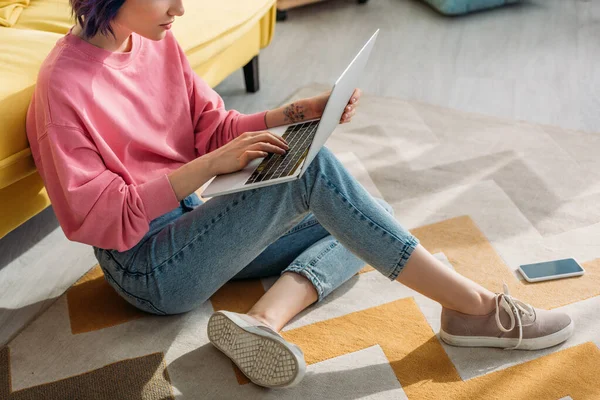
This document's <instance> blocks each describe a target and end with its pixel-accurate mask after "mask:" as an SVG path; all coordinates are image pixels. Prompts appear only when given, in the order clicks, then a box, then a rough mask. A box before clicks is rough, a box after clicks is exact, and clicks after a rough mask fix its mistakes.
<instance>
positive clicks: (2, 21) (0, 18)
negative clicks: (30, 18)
mask: <svg viewBox="0 0 600 400" xmlns="http://www.w3.org/2000/svg"><path fill="white" fill-rule="evenodd" d="M28 5H29V0H0V26H5V27H9V28H10V27H11V26H13V25H14V24H15V23H16V22H17V20H18V19H19V16H20V15H21V12H22V11H23V8H25V7H27V6H28Z"/></svg>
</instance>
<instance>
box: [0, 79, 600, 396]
mask: <svg viewBox="0 0 600 400" xmlns="http://www.w3.org/2000/svg"><path fill="white" fill-rule="evenodd" d="M326 89H328V87H327V86H322V85H311V86H309V87H306V88H303V89H302V90H300V91H299V92H297V93H296V94H295V95H294V96H293V97H292V98H290V99H289V100H288V101H290V100H292V99H298V98H302V97H307V96H312V95H315V94H318V93H320V92H322V91H324V90H326ZM327 146H328V147H329V148H330V149H331V150H333V151H334V153H336V154H337V155H338V157H339V158H340V160H341V161H342V162H343V163H344V165H346V166H347V168H348V169H349V170H350V171H351V173H352V174H354V176H356V177H357V178H358V180H359V181H360V182H362V183H363V185H364V186H365V187H366V188H367V189H368V190H369V191H370V192H371V193H372V194H373V195H375V196H379V197H383V198H384V199H386V200H387V201H388V202H389V203H390V204H391V205H392V206H393V207H394V210H395V216H396V218H397V219H398V220H399V221H400V222H401V223H402V224H403V225H404V226H405V227H407V228H408V229H410V231H411V232H412V233H413V234H415V235H416V236H417V237H418V238H419V239H420V240H421V243H422V244H423V245H424V246H425V247H426V248H427V249H428V250H429V251H431V252H432V253H433V254H435V256H436V257H438V258H439V259H440V260H442V261H443V262H444V263H445V264H446V265H447V266H448V267H450V268H454V269H456V270H457V271H459V272H460V273H461V274H463V275H465V276H467V277H469V278H471V279H473V280H474V281H476V282H479V283H481V284H482V285H484V286H485V287H487V288H488V289H490V290H492V291H494V292H499V291H501V290H502V283H503V282H506V283H507V284H508V285H509V287H510V289H511V292H512V294H513V295H514V296H515V297H518V298H520V299H521V300H523V301H526V302H528V303H531V304H533V305H534V306H537V307H542V308H550V309H554V308H558V309H562V310H565V311H567V312H568V313H570V315H571V316H572V317H573V319H574V320H575V326H576V332H575V335H574V336H573V337H572V338H571V339H570V340H569V341H567V342H566V343H564V344H562V345H560V346H557V347H554V348H551V349H546V350H543V351H535V352H527V351H513V352H511V351H504V350H500V349H484V348H474V349H467V348H453V347H451V346H447V345H445V344H443V343H441V342H440V340H439V338H438V336H437V332H438V330H439V325H440V323H439V315H440V310H441V308H440V306H439V304H437V303H435V302H433V301H431V300H429V299H427V298H425V297H423V296H421V295H419V294H418V293H416V292H413V291H412V290H410V289H408V288H406V287H404V286H403V285H401V284H400V283H398V282H390V281H389V280H388V279H387V278H385V277H384V276H382V275H380V274H379V273H378V272H377V271H375V270H373V268H371V267H370V266H365V268H364V269H363V270H362V271H361V272H360V273H359V274H357V275H356V276H354V277H353V278H352V279H350V280H349V281H348V282H347V283H346V284H344V285H343V286H342V287H341V288H339V289H337V290H336V291H335V292H334V293H333V294H332V295H331V296H330V297H328V298H327V299H326V300H325V301H324V302H323V303H322V304H319V305H318V306H311V307H309V308H308V309H307V310H305V311H304V312H302V313H301V314H300V315H298V316H297V317H295V318H294V319H293V320H292V321H291V322H290V323H289V324H288V325H287V326H286V327H285V328H284V329H283V332H282V334H283V336H284V337H285V338H287V339H288V340H290V341H291V342H293V343H296V344H298V345H299V346H300V347H301V348H302V350H303V351H304V353H305V356H306V361H307V364H308V372H307V375H306V377H305V378H304V380H303V381H302V383H301V384H300V385H299V386H297V387H295V388H292V389H287V390H269V389H264V388H261V387H258V386H255V385H254V384H252V383H249V382H248V380H247V379H245V377H244V376H243V375H242V374H241V373H240V372H239V371H238V370H237V369H236V368H235V367H234V365H233V363H232V362H231V361H230V360H229V359H227V358H226V357H225V356H224V355H223V354H222V353H220V352H219V351H218V350H216V349H215V348H214V347H213V346H212V345H211V344H210V343H209V342H208V339H207V335H206V324H207V321H208V318H209V317H210V315H211V314H212V312H213V311H214V310H219V309H227V310H233V311H237V312H245V311H247V310H248V309H250V307H251V306H252V304H253V303H254V302H255V301H256V300H257V299H258V298H259V297H260V296H261V295H262V294H263V293H264V292H265V291H266V290H267V289H268V288H269V287H270V285H272V284H273V282H274V279H275V278H271V279H263V280H252V281H243V282H235V283H229V284H227V285H225V286H224V287H223V288H222V289H221V290H219V292H217V293H216V294H215V295H214V296H213V297H212V298H211V299H210V301H208V302H206V303H205V304H204V305H203V306H201V307H200V308H198V309H197V310H195V311H192V312H189V313H187V314H182V315H177V316H168V317H161V316H153V315H149V314H144V313H142V312H140V311H137V310H136V309H134V308H133V307H131V306H129V305H128V304H127V303H125V302H124V301H123V300H121V299H120V298H119V297H118V296H117V295H116V294H115V292H114V291H112V289H110V287H109V286H108V285H107V284H106V283H105V281H104V278H103V276H102V272H101V271H100V269H99V268H98V266H96V267H94V268H93V269H92V270H91V271H90V272H89V273H88V274H86V275H85V276H84V277H83V278H82V279H81V280H80V281H78V282H77V283H76V284H75V285H73V286H72V287H71V288H70V289H69V290H68V291H67V292H66V293H65V294H64V295H62V296H61V297H59V298H58V300H57V301H56V302H55V303H54V304H53V305H52V306H51V307H50V308H49V309H48V310H47V311H46V312H45V313H43V314H42V315H41V316H39V317H38V318H37V319H36V320H35V321H33V322H32V323H31V324H30V325H29V326H27V327H26V328H25V329H24V330H23V331H22V332H21V333H20V334H19V335H18V336H16V337H15V338H14V339H13V340H12V341H11V342H10V343H9V344H8V345H7V347H5V348H3V349H2V350H0V399H11V400H12V399H75V398H77V399H117V398H118V399H148V400H149V399H152V400H154V399H173V398H185V399H406V398H408V399H528V400H530V399H552V400H554V399H562V398H572V399H575V400H580V399H600V385H598V383H597V382H598V380H597V371H598V369H599V368H600V349H599V348H598V346H599V345H600V319H599V318H598V315H600V260H599V259H597V257H598V256H599V254H600V157H598V154H600V137H599V136H598V135H593V134H590V133H584V132H576V131H568V130H564V129H559V128H554V127H548V126H539V125H534V124H530V123H524V122H515V121H506V120H501V119H497V118H492V117H486V116H481V115H473V114H467V113H463V112H457V111H453V110H448V109H444V108H440V107H435V106H431V105H426V104H419V103H415V102H407V101H401V100H398V99H393V98H382V97H373V96H368V95H365V96H364V97H363V100H362V101H361V107H360V108H359V113H358V115H357V116H356V117H355V118H354V120H353V122H352V123H351V124H347V125H342V126H340V127H339V128H338V129H337V130H336V132H335V133H334V134H333V135H332V136H331V138H330V139H329V141H328V143H327ZM566 257H575V258H576V259H578V260H579V261H580V262H581V263H582V264H583V265H584V268H586V274H585V275H584V276H582V277H577V278H571V279H563V280H557V281H550V282H542V283H535V284H528V283H527V282H524V281H522V280H521V279H520V277H519V275H518V274H517V272H516V269H517V267H518V265H520V264H524V263H531V262H536V261H543V260H547V259H556V258H566Z"/></svg>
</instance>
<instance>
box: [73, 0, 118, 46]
mask: <svg viewBox="0 0 600 400" xmlns="http://www.w3.org/2000/svg"><path fill="white" fill-rule="evenodd" d="M69 1H70V3H71V16H72V17H73V16H74V17H76V18H77V21H78V22H79V25H81V26H82V28H83V36H84V37H85V38H86V39H88V38H91V37H93V36H95V35H96V34H97V33H98V32H100V33H102V34H103V35H104V36H108V33H110V34H111V35H113V37H114V36H115V33H114V31H113V30H112V27H111V26H110V23H111V21H112V20H113V19H114V18H115V17H116V15H117V11H119V8H121V6H122V5H123V3H125V0H69Z"/></svg>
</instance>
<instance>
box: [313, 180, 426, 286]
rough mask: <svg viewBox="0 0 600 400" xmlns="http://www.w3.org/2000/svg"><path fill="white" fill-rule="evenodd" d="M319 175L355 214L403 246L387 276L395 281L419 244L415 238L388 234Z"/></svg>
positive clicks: (331, 183)
mask: <svg viewBox="0 0 600 400" xmlns="http://www.w3.org/2000/svg"><path fill="white" fill-rule="evenodd" d="M319 175H321V177H322V178H323V179H324V180H325V181H326V182H327V183H328V184H329V185H330V186H331V187H332V188H333V189H334V190H335V191H336V193H337V194H338V195H339V196H340V197H342V198H343V199H344V200H346V202H347V203H348V204H349V205H350V206H351V207H352V208H354V209H355V210H356V211H357V212H359V213H360V215H362V216H363V217H364V218H365V219H366V220H368V221H370V222H371V223H372V224H373V225H374V226H377V227H378V228H379V229H381V230H382V231H383V233H384V234H386V235H388V236H390V237H392V238H394V239H396V240H398V241H399V242H400V243H403V246H402V248H401V249H400V256H399V257H400V259H399V260H398V262H397V263H396V265H394V267H393V269H392V273H391V274H390V275H388V278H389V279H392V280H395V279H396V277H397V276H398V275H399V274H400V271H401V270H402V269H403V268H404V265H405V264H406V262H407V261H408V258H409V257H410V255H411V254H412V252H413V250H414V248H415V247H416V244H418V243H419V241H418V239H417V238H416V237H414V236H413V235H410V236H408V237H407V239H406V240H403V239H401V238H399V237H397V236H396V235H394V234H392V233H390V232H388V231H387V230H386V229H384V228H383V227H382V226H381V225H379V224H378V223H377V222H375V221H373V220H372V219H371V218H369V217H368V216H366V215H365V214H364V213H363V212H362V211H360V210H359V209H358V208H357V207H356V206H355V205H354V204H353V203H352V202H351V201H350V200H349V199H348V198H346V196H344V195H343V194H342V192H341V191H340V190H339V189H338V188H337V186H335V184H334V183H333V182H331V181H330V180H329V178H327V176H326V175H325V174H323V173H322V172H319Z"/></svg>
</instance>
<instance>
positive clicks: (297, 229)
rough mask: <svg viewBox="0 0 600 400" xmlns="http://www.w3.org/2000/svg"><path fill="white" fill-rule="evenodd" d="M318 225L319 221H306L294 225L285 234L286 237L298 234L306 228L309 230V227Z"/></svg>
mask: <svg viewBox="0 0 600 400" xmlns="http://www.w3.org/2000/svg"><path fill="white" fill-rule="evenodd" d="M318 223H319V221H317V220H316V219H313V220H310V221H307V222H305V223H303V224H300V225H296V226H295V227H294V228H292V230H290V231H289V232H288V233H286V235H289V234H292V233H296V232H299V231H301V230H303V229H306V228H310V227H311V226H314V225H317V224H318Z"/></svg>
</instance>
